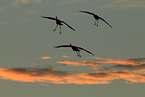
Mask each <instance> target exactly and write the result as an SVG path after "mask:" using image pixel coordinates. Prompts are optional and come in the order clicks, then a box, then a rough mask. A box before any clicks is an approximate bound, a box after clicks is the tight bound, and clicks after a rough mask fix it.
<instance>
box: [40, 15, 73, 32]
mask: <svg viewBox="0 0 145 97" xmlns="http://www.w3.org/2000/svg"><path fill="white" fill-rule="evenodd" d="M41 17H42V18H46V19H51V20H55V21H56V27H55V29H54V30H53V31H55V30H56V28H57V27H58V25H59V29H60V34H61V26H62V25H63V24H65V25H67V26H68V27H69V28H70V29H72V30H74V31H75V29H74V28H72V27H71V26H70V25H68V24H67V23H66V22H64V21H61V20H59V19H58V18H57V16H56V17H55V18H54V17H45V16H41Z"/></svg>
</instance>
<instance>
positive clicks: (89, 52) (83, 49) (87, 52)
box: [78, 47, 94, 56]
mask: <svg viewBox="0 0 145 97" xmlns="http://www.w3.org/2000/svg"><path fill="white" fill-rule="evenodd" d="M78 48H79V49H81V50H84V51H86V52H87V53H90V54H91V55H93V56H94V54H93V53H91V52H90V51H88V50H86V49H84V48H81V47H78Z"/></svg>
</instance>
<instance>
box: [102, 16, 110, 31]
mask: <svg viewBox="0 0 145 97" xmlns="http://www.w3.org/2000/svg"><path fill="white" fill-rule="evenodd" d="M100 19H101V20H102V21H104V22H105V23H106V24H108V25H109V26H110V27H111V28H112V26H111V25H110V24H109V23H108V22H106V21H105V20H104V19H103V18H101V17H100Z"/></svg>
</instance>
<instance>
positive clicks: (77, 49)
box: [55, 44, 94, 57]
mask: <svg viewBox="0 0 145 97" xmlns="http://www.w3.org/2000/svg"><path fill="white" fill-rule="evenodd" d="M61 47H71V48H72V50H73V51H75V52H76V53H77V56H78V57H81V55H80V51H81V50H84V51H86V52H87V53H90V54H91V55H93V56H94V54H93V53H91V52H90V51H88V50H86V49H84V48H82V47H77V46H73V45H71V44H70V45H60V46H55V48H61Z"/></svg>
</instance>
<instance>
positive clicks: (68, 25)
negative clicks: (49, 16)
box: [61, 21, 75, 31]
mask: <svg viewBox="0 0 145 97" xmlns="http://www.w3.org/2000/svg"><path fill="white" fill-rule="evenodd" d="M61 22H62V23H64V24H65V25H67V26H68V27H69V28H70V29H72V30H74V31H75V29H74V28H72V27H71V26H70V25H68V24H67V23H66V22H64V21H61Z"/></svg>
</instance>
